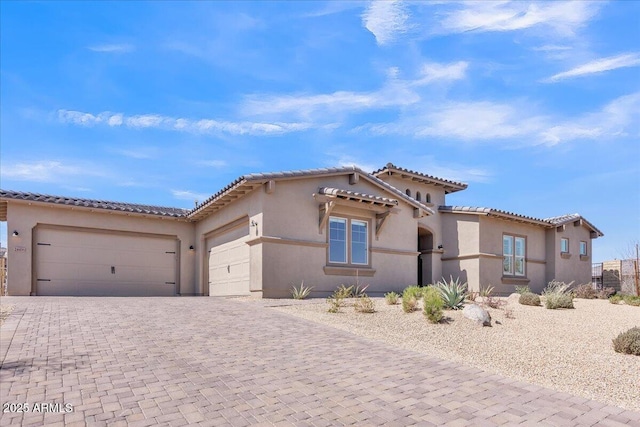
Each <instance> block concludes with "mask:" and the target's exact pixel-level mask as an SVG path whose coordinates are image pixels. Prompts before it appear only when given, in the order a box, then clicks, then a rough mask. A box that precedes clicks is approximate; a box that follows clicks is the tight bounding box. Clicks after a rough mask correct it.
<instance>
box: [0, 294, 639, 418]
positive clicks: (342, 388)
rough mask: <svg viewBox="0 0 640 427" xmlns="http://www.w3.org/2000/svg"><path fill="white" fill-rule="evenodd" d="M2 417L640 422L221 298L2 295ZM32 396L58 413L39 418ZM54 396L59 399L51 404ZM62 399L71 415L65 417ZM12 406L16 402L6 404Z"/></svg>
mask: <svg viewBox="0 0 640 427" xmlns="http://www.w3.org/2000/svg"><path fill="white" fill-rule="evenodd" d="M2 302H3V303H11V304H14V305H15V307H16V308H15V310H14V312H13V313H12V315H11V317H10V318H9V319H8V320H7V321H6V323H5V324H4V325H3V326H2V327H1V328H0V333H1V337H0V338H1V340H0V357H1V358H3V359H0V360H2V365H1V369H0V401H1V402H2V404H3V406H5V404H23V408H24V404H28V405H29V409H30V412H28V413H16V412H7V413H2V414H0V425H2V426H5V425H6V426H9V425H43V424H44V425H110V426H119V425H123V426H124V425H128V426H150V425H168V426H183V425H202V426H219V425H230V426H250V425H260V426H270V425H278V426H280V425H282V426H291V425H295V426H340V425H367V426H368V425H385V426H396V425H397V426H408V425H416V426H431V425H451V426H481V425H482V426H484V425H486V426H495V425H515V424H523V425H536V426H555V425H560V426H564V425H567V426H594V425H611V426H615V425H628V426H638V427H640V414H639V413H638V412H632V411H625V410H623V409H621V408H617V407H613V406H607V405H604V404H601V403H599V402H594V401H590V400H587V399H583V398H578V397H576V396H572V395H569V394H566V393H558V392H556V391H553V390H549V389H544V388H541V387H538V386H532V385H531V384H526V383H521V382H518V381H514V380H512V379H508V378H504V377H501V376H499V375H492V374H489V373H487V372H483V371H479V370H476V369H472V368H469V367H466V366H463V365H459V364H456V363H452V362H448V361H445V360H442V359H436V358H431V357H428V356H427V355H424V354H420V353H415V352H411V351H408V350H403V349H397V348H394V347H391V346H389V345H387V344H383V343H378V342H373V341H370V340H366V339H364V338H360V337H357V336H353V335H351V334H349V333H346V332H342V331H338V330H335V329H332V328H329V327H327V326H323V325H318V324H314V323H312V322H308V321H305V320H302V319H299V318H294V317H292V316H289V315H287V314H284V313H280V312H276V311H274V310H272V309H270V308H268V307H266V306H265V304H261V303H253V302H238V301H233V300H224V299H216V298H186V297H182V298H54V297H24V298H21V297H10V298H3V301H2ZM36 403H39V404H42V403H47V404H49V409H51V410H53V412H46V413H45V412H42V411H41V412H34V405H35V404H36ZM55 404H59V406H57V407H56V406H54V405H55ZM65 404H70V405H72V406H73V412H68V413H64V406H63V405H65ZM14 409H15V408H14Z"/></svg>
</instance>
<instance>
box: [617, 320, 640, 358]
mask: <svg viewBox="0 0 640 427" xmlns="http://www.w3.org/2000/svg"><path fill="white" fill-rule="evenodd" d="M613 349H614V350H615V351H616V352H618V353H623V354H633V355H636V356H640V328H639V327H637V326H636V327H635V328H631V329H629V330H628V331H626V332H622V333H621V334H620V335H618V336H617V337H615V338H614V339H613Z"/></svg>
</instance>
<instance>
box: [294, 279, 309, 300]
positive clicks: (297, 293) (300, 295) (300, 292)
mask: <svg viewBox="0 0 640 427" xmlns="http://www.w3.org/2000/svg"><path fill="white" fill-rule="evenodd" d="M311 289H313V286H307V287H305V286H304V280H303V281H302V283H300V286H299V287H297V288H296V287H295V286H294V287H293V288H291V296H292V297H293V299H305V298H306V297H308V296H309V294H310V293H311Z"/></svg>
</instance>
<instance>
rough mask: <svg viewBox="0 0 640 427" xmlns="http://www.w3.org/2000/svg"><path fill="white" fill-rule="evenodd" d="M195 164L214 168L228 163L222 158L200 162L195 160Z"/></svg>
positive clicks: (222, 166)
mask: <svg viewBox="0 0 640 427" xmlns="http://www.w3.org/2000/svg"><path fill="white" fill-rule="evenodd" d="M197 164H198V165H200V166H207V167H211V168H215V169H221V168H224V167H226V166H227V165H228V163H227V162H225V161H224V160H202V161H200V162H197Z"/></svg>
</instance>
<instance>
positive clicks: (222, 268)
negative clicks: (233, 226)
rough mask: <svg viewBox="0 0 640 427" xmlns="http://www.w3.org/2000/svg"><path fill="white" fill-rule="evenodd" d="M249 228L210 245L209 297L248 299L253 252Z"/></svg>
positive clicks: (208, 245) (218, 238)
mask: <svg viewBox="0 0 640 427" xmlns="http://www.w3.org/2000/svg"><path fill="white" fill-rule="evenodd" d="M248 228H249V227H248V224H247V226H246V227H241V228H239V229H237V230H233V231H231V232H229V233H228V234H225V235H223V236H217V237H216V238H215V239H211V240H210V241H208V242H207V248H208V249H209V256H208V261H209V295H212V296H223V295H248V294H249V278H250V268H249V257H250V248H249V245H247V244H246V242H247V240H249V231H248Z"/></svg>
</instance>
